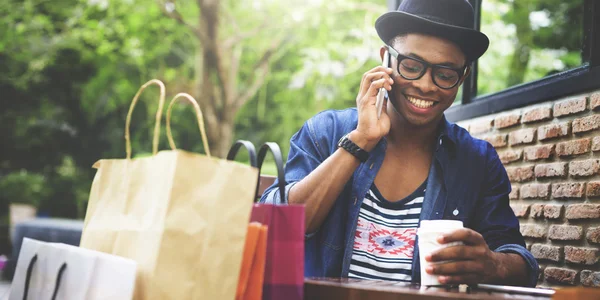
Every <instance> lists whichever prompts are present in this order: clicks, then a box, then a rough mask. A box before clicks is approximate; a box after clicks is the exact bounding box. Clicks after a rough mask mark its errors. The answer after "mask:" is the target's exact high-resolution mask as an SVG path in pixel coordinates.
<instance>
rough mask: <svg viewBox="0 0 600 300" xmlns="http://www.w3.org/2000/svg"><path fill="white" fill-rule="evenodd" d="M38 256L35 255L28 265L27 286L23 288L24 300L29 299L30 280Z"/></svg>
mask: <svg viewBox="0 0 600 300" xmlns="http://www.w3.org/2000/svg"><path fill="white" fill-rule="evenodd" d="M37 259H38V256H37V254H36V255H34V256H33V257H32V258H31V260H30V261H29V265H27V274H26V275H25V286H24V290H23V300H27V294H28V293H29V282H30V281H31V273H33V266H34V265H35V263H36V262H37Z"/></svg>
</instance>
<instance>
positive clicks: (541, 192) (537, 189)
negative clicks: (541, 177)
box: [521, 183, 550, 199]
mask: <svg viewBox="0 0 600 300" xmlns="http://www.w3.org/2000/svg"><path fill="white" fill-rule="evenodd" d="M549 195H550V184H549V183H534V184H526V185H523V186H521V198H523V199H548V196H549Z"/></svg>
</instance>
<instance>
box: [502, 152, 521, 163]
mask: <svg viewBox="0 0 600 300" xmlns="http://www.w3.org/2000/svg"><path fill="white" fill-rule="evenodd" d="M498 155H499V156H500V161H501V162H502V163H503V164H509V163H511V162H515V161H519V160H521V158H522V157H523V150H505V151H503V152H500V153H499V154H498Z"/></svg>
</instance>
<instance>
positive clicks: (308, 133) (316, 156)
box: [260, 119, 324, 203]
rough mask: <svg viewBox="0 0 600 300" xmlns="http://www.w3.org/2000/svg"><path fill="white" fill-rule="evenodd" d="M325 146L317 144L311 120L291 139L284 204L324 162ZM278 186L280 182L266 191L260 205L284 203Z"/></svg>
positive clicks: (286, 168) (286, 166) (276, 182)
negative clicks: (296, 185) (297, 185)
mask: <svg viewBox="0 0 600 300" xmlns="http://www.w3.org/2000/svg"><path fill="white" fill-rule="evenodd" d="M323 146H324V145H319V143H318V142H317V138H316V134H315V130H314V120H313V119H309V120H308V121H307V122H306V123H305V124H304V125H303V126H302V128H300V130H299V131H298V132H297V133H296V134H294V135H293V136H292V138H291V139H290V151H289V154H288V159H287V163H286V165H285V181H286V186H285V198H286V199H285V201H284V203H287V202H288V197H289V191H290V190H291V189H292V187H293V186H294V185H295V184H296V183H298V181H300V180H302V179H303V178H304V177H306V176H307V175H308V174H310V173H311V172H312V171H313V170H314V169H316V168H317V167H318V166H319V165H320V164H321V162H323V160H324V159H323V157H324V153H323ZM278 186H279V182H278V180H275V182H274V183H273V185H271V186H270V187H268V188H267V189H266V190H265V191H264V193H263V195H262V197H261V199H260V203H283V202H282V201H281V199H280V198H281V197H280V193H279V190H278Z"/></svg>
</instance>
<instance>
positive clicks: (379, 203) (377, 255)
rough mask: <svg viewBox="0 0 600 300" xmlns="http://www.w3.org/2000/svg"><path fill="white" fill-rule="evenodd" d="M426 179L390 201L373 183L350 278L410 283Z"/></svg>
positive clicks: (358, 230)
mask: <svg viewBox="0 0 600 300" xmlns="http://www.w3.org/2000/svg"><path fill="white" fill-rule="evenodd" d="M426 182H427V180H425V182H424V183H423V184H422V185H421V186H420V187H419V188H417V190H416V191H414V192H413V193H412V194H411V195H409V196H408V197H406V198H404V199H403V200H401V201H397V202H390V201H387V200H386V199H385V198H383V196H382V195H381V193H380V192H379V191H378V190H377V188H376V187H375V184H373V185H372V186H371V189H370V190H369V192H367V195H366V196H365V199H364V201H363V203H362V205H361V207H360V212H359V214H358V224H357V226H356V233H355V235H354V249H353V252H352V261H351V263H350V273H349V274H348V277H350V278H360V279H377V280H394V281H402V282H410V281H411V278H412V276H411V274H412V258H413V250H414V245H415V237H416V234H417V227H418V225H419V215H420V214H421V207H422V205H423V198H424V197H425V187H426Z"/></svg>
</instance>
